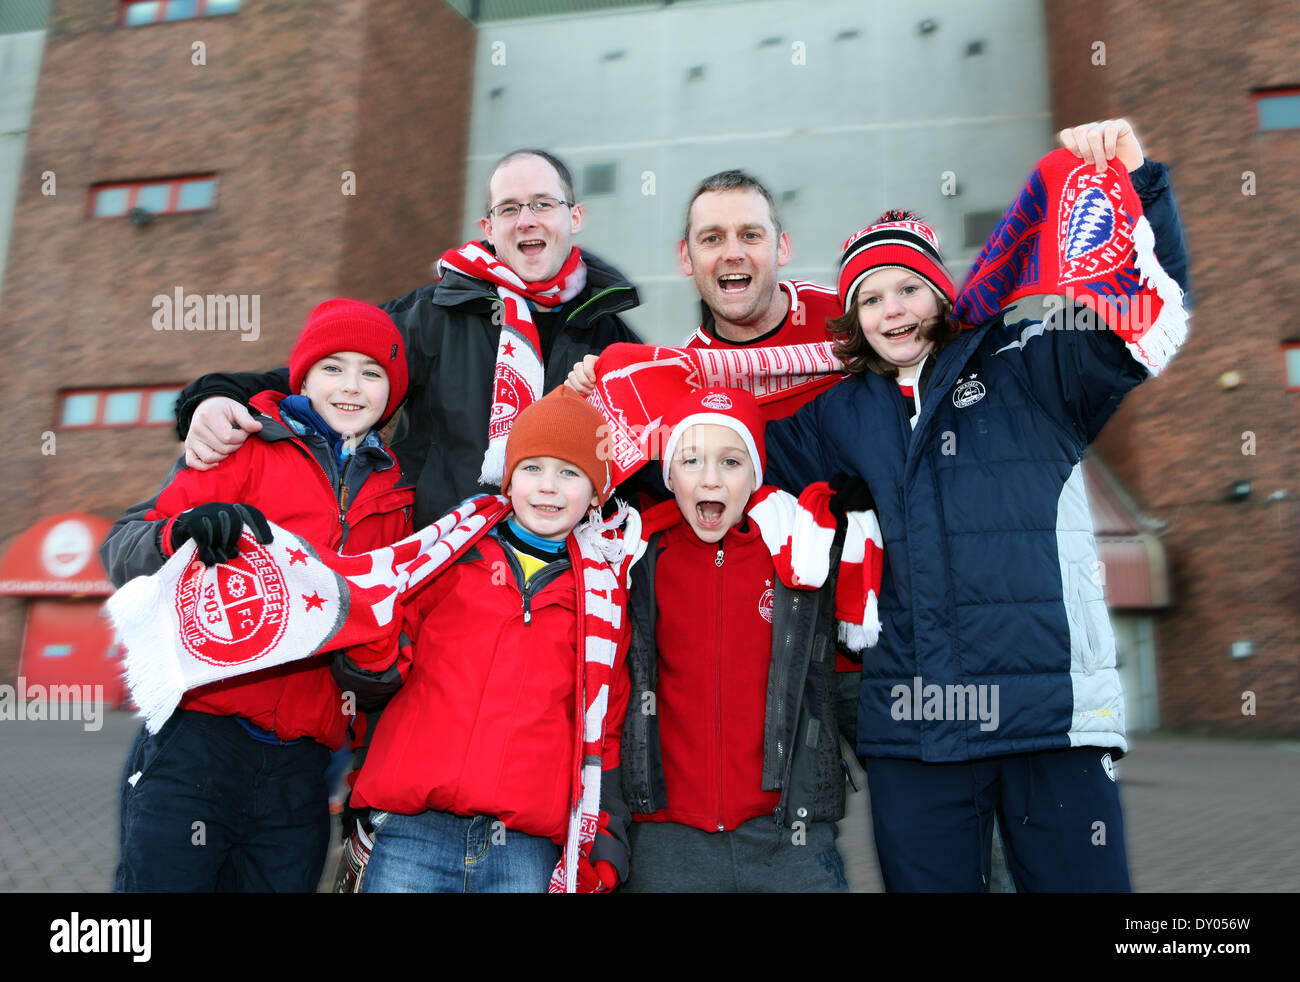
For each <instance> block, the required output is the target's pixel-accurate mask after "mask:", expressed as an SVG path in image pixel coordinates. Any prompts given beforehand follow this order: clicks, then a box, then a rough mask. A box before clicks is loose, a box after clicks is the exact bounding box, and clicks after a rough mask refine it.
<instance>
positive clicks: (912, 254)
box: [839, 211, 957, 310]
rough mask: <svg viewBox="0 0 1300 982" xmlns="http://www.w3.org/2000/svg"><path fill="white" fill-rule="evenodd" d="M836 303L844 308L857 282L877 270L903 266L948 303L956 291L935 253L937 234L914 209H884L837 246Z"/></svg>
mask: <svg viewBox="0 0 1300 982" xmlns="http://www.w3.org/2000/svg"><path fill="white" fill-rule="evenodd" d="M840 251H841V253H842V255H841V257H840V275H839V292H840V303H841V304H843V305H844V309H845V310H847V309H848V307H849V304H850V302H851V301H852V300H853V294H854V292H855V291H856V290H857V288H858V286H859V284H861V283H862V281H863V280H865V279H866V278H867V277H868V276H870V275H871V274H872V273H874V272H876V270H879V269H906V270H908V271H909V272H912V273H915V274H916V275H917V276H919V277H921V279H923V280H925V282H926V283H927V284H929V286H930V289H932V290H933V291H934V292H935V293H936V294H937V295H939V296H943V297H946V298H947V300H948V306H950V307H951V306H952V304H953V301H954V300H955V299H956V296H957V291H956V289H954V287H953V284H952V277H951V276H950V275H949V274H948V270H947V269H946V268H945V267H944V265H943V256H941V255H940V254H939V235H938V233H936V232H935V230H934V229H932V228H931V227H930V226H929V225H927V224H925V222H923V221H921V220H920V218H918V217H917V215H916V214H915V213H914V212H910V211H887V212H885V213H884V214H883V215H881V216H880V217H879V218H878V219H876V224H874V225H868V226H867V227H866V228H864V229H863V230H862V231H861V232H857V233H855V234H854V235H852V236H850V237H849V239H848V241H846V242H845V243H844V245H843V247H841V250H840Z"/></svg>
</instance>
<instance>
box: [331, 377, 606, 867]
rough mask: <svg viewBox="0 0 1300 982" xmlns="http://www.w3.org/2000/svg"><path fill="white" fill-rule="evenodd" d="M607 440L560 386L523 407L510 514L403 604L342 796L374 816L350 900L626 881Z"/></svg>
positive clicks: (597, 420)
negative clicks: (375, 717) (381, 692)
mask: <svg viewBox="0 0 1300 982" xmlns="http://www.w3.org/2000/svg"><path fill="white" fill-rule="evenodd" d="M605 432H606V428H605V423H604V420H603V419H602V418H601V416H600V414H599V413H597V412H596V411H595V410H594V409H593V408H592V407H591V406H590V405H588V404H587V403H586V402H585V401H584V400H582V399H581V398H578V397H576V396H574V395H572V394H570V393H567V391H566V390H563V389H561V390H559V391H558V392H554V393H552V394H551V395H549V396H547V397H546V398H544V399H541V400H539V401H538V402H536V403H534V404H533V405H531V406H529V407H528V408H526V409H525V410H524V411H523V412H521V413H520V414H519V415H518V417H516V419H515V420H514V422H513V424H512V426H511V429H510V432H509V437H508V440H507V443H506V448H505V460H506V462H505V470H504V473H505V474H506V480H505V482H504V485H505V494H506V496H507V497H508V498H509V503H510V507H511V509H512V511H511V512H510V513H509V514H507V515H505V517H504V518H503V519H502V520H501V521H500V522H499V523H498V524H497V525H496V526H495V527H493V528H492V529H490V530H489V531H488V533H487V534H486V535H484V536H483V537H482V538H481V539H479V541H478V543H477V544H476V546H475V547H474V548H473V549H472V550H470V551H469V552H466V553H465V554H464V555H463V556H462V557H461V558H460V559H459V560H458V561H457V562H456V563H454V564H453V565H452V566H451V567H450V568H449V569H447V570H446V571H444V572H442V573H440V574H439V576H438V577H437V578H436V579H435V580H434V581H433V583H432V584H431V585H429V586H427V587H425V588H424V589H423V590H422V591H421V592H420V593H419V594H418V595H417V599H416V600H415V601H414V602H413V603H412V604H411V606H410V607H409V608H408V609H407V611H406V615H405V622H404V623H405V633H406V635H407V636H408V637H409V638H412V639H413V640H414V643H413V645H412V646H411V647H410V649H409V651H408V653H407V655H408V657H409V659H410V668H409V674H408V676H407V678H406V681H405V683H404V684H403V685H402V688H401V689H400V690H399V691H398V692H397V694H396V695H395V696H393V698H392V701H391V702H390V703H389V704H388V706H387V708H385V710H384V715H383V718H382V719H381V720H380V722H379V723H378V724H377V725H376V728H375V732H374V738H373V740H372V742H371V745H370V749H369V752H368V754H367V757H366V762H365V764H364V765H363V766H362V768H361V773H360V775H359V776H358V778H357V780H356V784H355V787H354V789H353V792H352V805H353V807H354V808H367V807H368V808H370V809H372V811H371V812H370V824H371V826H372V827H373V829H374V837H373V843H372V845H371V852H370V858H369V862H368V864H367V865H366V866H365V870H364V874H363V878H362V881H361V889H362V890H363V891H364V892H366V893H388V892H400V893H407V892H438V893H444V892H455V893H462V892H464V893H479V892H490V893H495V892H509V893H527V892H545V891H547V890H548V889H549V890H551V891H552V892H558V891H562V890H569V891H572V890H575V889H576V890H578V891H584V892H605V891H608V890H611V889H612V888H613V887H614V886H615V885H616V884H617V883H618V882H619V881H620V880H621V879H622V878H623V877H625V876H626V875H627V844H626V834H625V828H626V824H627V818H626V809H625V808H624V807H623V805H622V801H621V796H620V793H619V777H618V769H617V768H618V763H619V752H618V751H619V735H620V732H621V729H622V723H623V716H624V713H625V711H626V708H627V700H628V680H627V672H626V671H625V670H624V658H625V656H626V651H627V645H628V639H629V631H628V626H627V618H626V617H625V616H623V614H622V608H623V607H624V606H625V600H624V596H625V591H624V590H623V587H622V586H621V582H622V578H621V573H620V572H618V570H619V567H621V566H622V555H621V548H622V545H621V542H620V541H618V540H616V539H611V538H609V537H608V536H606V535H604V533H605V532H606V531H607V530H608V528H609V527H610V526H605V525H603V524H602V523H601V521H600V516H599V513H598V512H597V511H595V509H597V508H599V506H601V505H603V504H604V503H605V501H606V499H607V498H608V497H609V495H610V494H611V493H612V491H613V481H612V477H611V470H610V464H609V460H608V459H607V458H606V457H604V456H602V454H601V453H600V450H601V444H602V439H603V437H604V435H605ZM619 517H620V518H621V517H622V516H621V515H620V516H619ZM584 519H588V520H585V521H584ZM610 563H613V564H614V566H613V567H611V565H610Z"/></svg>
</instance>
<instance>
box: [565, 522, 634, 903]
mask: <svg viewBox="0 0 1300 982" xmlns="http://www.w3.org/2000/svg"><path fill="white" fill-rule="evenodd" d="M625 520H626V521H627V524H628V532H627V535H628V536H629V541H635V539H636V537H638V536H639V532H640V525H641V523H640V518H639V516H638V514H637V512H636V511H635V509H632V508H629V507H628V506H626V505H624V504H622V503H621V502H620V503H619V507H618V511H617V512H616V514H615V515H614V516H613V517H612V518H611V519H609V520H608V521H606V522H601V521H600V520H599V517H598V516H597V515H596V514H595V513H593V514H592V516H591V517H590V518H589V519H588V520H587V521H586V522H583V523H582V524H581V525H579V526H578V527H577V528H576V529H574V530H573V535H572V536H570V537H569V557H570V559H571V561H572V562H573V568H574V569H575V570H581V573H582V591H581V596H580V598H579V602H580V607H579V610H578V627H579V630H580V634H579V637H581V638H582V645H581V646H580V648H579V650H578V652H577V660H578V664H577V678H578V685H577V687H576V695H577V705H576V706H575V712H576V715H575V719H577V721H578V728H579V732H578V734H577V745H576V746H575V753H574V755H573V770H572V774H571V778H572V779H571V782H570V787H571V788H572V789H573V793H572V795H571V797H570V799H569V829H568V835H567V836H566V838H565V844H564V851H563V852H562V853H561V854H560V861H559V862H558V863H556V865H555V870H554V871H553V872H552V873H551V881H550V884H549V885H548V888H547V889H548V891H549V892H550V893H576V892H577V889H578V862H579V858H580V857H582V856H588V857H589V856H590V855H591V847H592V843H593V842H594V841H595V838H596V832H597V830H598V829H599V827H600V781H601V772H602V769H603V763H602V752H603V749H604V743H605V734H606V730H607V728H608V716H609V695H610V690H611V688H612V685H613V674H614V659H615V656H616V655H617V654H618V642H619V637H620V636H621V635H622V634H623V633H624V632H625V631H627V630H628V626H627V623H628V622H627V568H628V567H629V566H630V564H631V559H630V557H629V555H628V551H627V550H626V549H625V548H624V544H623V543H624V536H623V535H622V534H620V533H619V531H618V527H619V526H620V525H622V524H623V523H624V521H625Z"/></svg>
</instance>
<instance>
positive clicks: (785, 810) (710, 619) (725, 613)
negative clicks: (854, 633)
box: [622, 389, 860, 892]
mask: <svg viewBox="0 0 1300 982" xmlns="http://www.w3.org/2000/svg"><path fill="white" fill-rule="evenodd" d="M763 422H764V421H763V416H762V412H761V410H760V409H759V405H758V403H757V402H756V400H755V399H754V397H753V396H752V395H750V394H749V393H747V392H743V391H740V390H737V389H702V390H696V391H693V392H691V393H689V394H688V395H686V396H685V397H683V398H682V399H681V400H680V401H679V402H678V403H677V404H676V406H675V407H674V408H673V409H672V410H671V411H670V412H669V413H668V414H667V416H666V417H665V420H664V430H663V431H661V432H667V433H668V438H667V440H666V442H665V444H664V446H663V451H662V454H661V457H662V462H663V473H664V481H665V483H666V484H667V486H668V487H669V488H670V489H671V490H672V492H673V495H674V497H675V500H674V501H671V502H665V503H664V504H662V505H659V506H657V507H656V508H653V509H651V510H650V511H647V512H646V514H645V515H644V518H643V525H642V538H643V540H644V543H645V551H644V553H643V554H641V555H640V556H639V557H638V559H637V561H636V564H635V565H634V566H633V567H632V574H631V577H632V579H631V583H632V586H631V596H632V608H631V613H632V622H633V642H632V650H631V652H630V654H629V656H628V667H629V671H630V674H631V678H632V693H633V695H632V698H633V701H634V705H635V706H637V707H639V710H640V711H634V712H631V713H629V714H628V720H627V724H626V727H625V732H624V739H623V755H622V759H623V773H622V778H623V790H624V796H625V799H626V800H627V803H628V805H629V806H630V807H631V808H632V811H633V819H634V824H633V827H632V834H631V842H632V873H631V876H630V879H629V881H628V884H627V889H628V890H629V891H634V892H682V891H701V892H760V891H818V892H820V891H834V890H843V889H845V888H846V887H847V885H848V884H847V881H846V879H845V876H844V865H843V861H842V859H841V858H840V855H839V852H838V851H837V850H836V848H835V821H836V820H837V819H839V818H841V817H842V816H843V813H844V798H845V787H844V784H845V777H844V775H845V770H844V769H843V767H842V764H841V760H840V750H839V733H840V730H841V729H844V730H846V731H847V732H849V733H852V731H853V726H854V723H855V721H854V720H844V721H839V722H838V725H837V720H836V717H835V699H834V694H835V684H834V679H835V676H834V666H835V634H834V631H835V627H834V622H835V603H834V599H835V598H834V593H835V589H834V587H833V586H829V585H828V586H825V587H823V588H821V589H818V590H816V591H815V592H806V591H805V590H795V589H790V588H788V587H787V585H786V581H787V580H789V579H790V577H789V576H786V575H778V572H779V569H780V566H781V565H782V564H787V565H788V564H789V563H790V561H791V549H792V547H793V548H794V550H795V551H796V552H797V551H798V549H799V547H800V543H799V542H798V539H797V538H796V539H793V540H792V539H791V532H792V529H791V524H792V516H794V515H795V514H796V509H795V508H794V499H793V498H791V497H789V496H787V495H784V494H783V493H782V492H776V491H775V489H772V488H764V487H763V486H762V482H763V466H764V457H765V454H764V445H763V432H764V429H763ZM822 489H823V490H825V485H823V486H822ZM774 495H777V496H780V497H779V498H778V497H773V496H774ZM828 498H829V492H828V491H826V494H825V495H824V496H823V497H822V499H821V500H822V501H823V502H825V501H826V500H827V499H828ZM803 502H804V499H802V498H801V499H800V504H801V505H802V504H803ZM823 519H824V515H823ZM827 524H829V528H827V527H826V526H827ZM835 524H836V523H835V522H834V521H833V520H831V521H830V522H829V523H827V522H825V521H823V523H822V525H821V527H820V528H817V527H815V523H814V532H813V536H814V538H817V537H819V536H820V537H821V538H820V542H819V545H818V549H819V552H820V557H821V563H822V570H823V573H822V575H823V576H825V572H826V570H827V569H833V568H834V565H833V564H834V563H835V562H836V561H837V560H838V559H839V558H840V543H841V541H842V536H837V535H836V533H835ZM832 540H833V541H832ZM845 551H846V553H847V552H848V550H847V549H846V550H845ZM859 558H860V557H859ZM795 565H796V567H797V565H798V563H797V556H796V562H795ZM797 572H798V570H797V569H796V573H797ZM830 579H831V581H832V582H833V581H834V576H833V575H832V576H831V577H830ZM804 582H805V583H807V580H805V581H804ZM820 582H821V581H817V584H818V585H820Z"/></svg>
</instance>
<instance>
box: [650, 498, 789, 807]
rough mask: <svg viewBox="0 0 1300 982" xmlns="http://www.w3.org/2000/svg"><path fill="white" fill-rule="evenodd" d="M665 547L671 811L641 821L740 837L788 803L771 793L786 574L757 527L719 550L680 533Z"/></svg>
mask: <svg viewBox="0 0 1300 982" xmlns="http://www.w3.org/2000/svg"><path fill="white" fill-rule="evenodd" d="M665 507H666V506H665ZM647 521H649V516H647ZM742 528H743V529H744V531H741V529H742ZM660 546H661V547H662V548H661V551H660V552H659V558H658V563H657V567H656V572H655V603H656V605H657V607H658V615H657V619H656V625H655V645H656V647H657V648H658V650H659V684H658V689H657V693H656V711H657V712H658V714H659V740H660V749H661V752H662V758H663V769H664V785H665V788H666V791H667V800H668V802H669V806H668V807H666V808H661V809H659V810H658V811H656V812H654V813H652V814H650V815H634V816H633V817H634V818H635V819H636V820H639V821H651V822H680V823H682V824H684V825H691V826H694V827H695V828H699V829H705V830H706V831H710V832H713V831H722V830H724V829H734V828H736V827H737V826H739V825H740V824H742V823H743V822H747V821H749V820H750V819H751V818H756V817H758V816H759V815H770V814H772V812H773V810H774V809H775V808H776V806H777V803H778V802H779V801H780V798H781V794H780V792H779V791H763V790H762V786H763V733H764V725H765V720H766V713H767V684H768V669H769V666H770V664H771V659H772V623H771V617H772V601H773V591H772V586H773V580H774V578H775V576H776V571H775V569H774V567H773V565H772V557H771V554H770V553H769V552H768V549H767V546H766V545H765V544H764V543H763V539H762V536H761V535H760V534H759V531H758V526H757V525H756V524H755V523H754V522H753V521H752V520H748V519H747V520H746V521H745V522H742V523H741V525H739V526H737V527H736V528H733V529H732V530H731V531H729V532H728V533H727V534H726V535H725V536H724V537H723V539H722V541H721V542H720V543H714V544H710V543H706V542H702V541H700V540H699V539H698V538H696V536H695V534H694V533H693V532H692V531H691V529H690V527H689V526H688V525H686V524H685V523H679V524H677V525H674V526H673V527H672V528H670V529H668V530H667V531H666V532H664V534H663V537H662V538H661V539H660ZM719 547H721V548H719ZM719 556H721V559H722V563H721V565H719V564H718V561H717V560H718V558H719ZM724 734H725V736H724Z"/></svg>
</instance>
